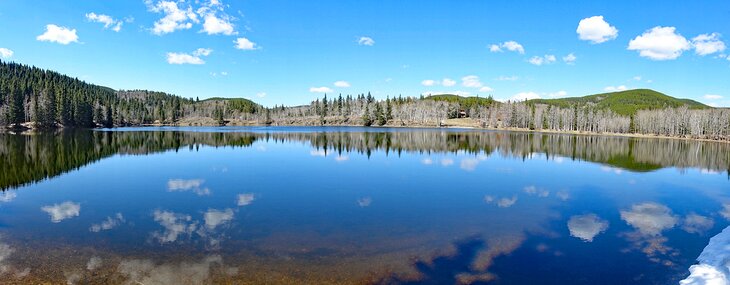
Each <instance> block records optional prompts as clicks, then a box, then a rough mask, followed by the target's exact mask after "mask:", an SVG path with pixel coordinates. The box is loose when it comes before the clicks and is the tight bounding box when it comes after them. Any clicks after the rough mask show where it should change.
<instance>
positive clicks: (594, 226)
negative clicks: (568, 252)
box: [568, 214, 608, 242]
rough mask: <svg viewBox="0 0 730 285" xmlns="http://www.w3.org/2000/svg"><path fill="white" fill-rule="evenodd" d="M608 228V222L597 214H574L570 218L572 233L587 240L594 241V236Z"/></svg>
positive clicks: (569, 223)
mask: <svg viewBox="0 0 730 285" xmlns="http://www.w3.org/2000/svg"><path fill="white" fill-rule="evenodd" d="M606 229H608V222H607V221H605V220H603V219H601V218H599V217H598V216H596V215H595V214H586V215H579V216H572V217H570V220H568V230H569V231H570V235H571V236H574V237H577V238H579V239H582V240H583V241H585V242H592V241H593V238H595V237H596V236H597V235H598V234H600V233H602V232H604V231H606Z"/></svg>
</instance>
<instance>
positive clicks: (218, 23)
mask: <svg viewBox="0 0 730 285" xmlns="http://www.w3.org/2000/svg"><path fill="white" fill-rule="evenodd" d="M203 20H204V21H203V31H204V32H206V33H207V34H209V35H217V34H223V35H227V36H230V35H235V34H236V31H235V29H234V28H233V24H232V23H231V21H230V19H228V18H227V17H218V16H216V15H215V14H213V13H210V14H207V15H205V17H203Z"/></svg>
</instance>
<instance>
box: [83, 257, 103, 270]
mask: <svg viewBox="0 0 730 285" xmlns="http://www.w3.org/2000/svg"><path fill="white" fill-rule="evenodd" d="M101 263H102V259H101V257H98V256H94V257H91V258H90V259H89V262H87V263H86V270H89V271H93V270H96V269H97V268H99V267H101Z"/></svg>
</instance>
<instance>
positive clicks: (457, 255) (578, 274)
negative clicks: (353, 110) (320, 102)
mask: <svg viewBox="0 0 730 285" xmlns="http://www.w3.org/2000/svg"><path fill="white" fill-rule="evenodd" d="M0 169H2V171H1V172H2V173H0V188H1V189H3V192H0V283H2V284H13V283H18V284H28V283H42V282H50V283H66V282H69V283H73V284H206V283H214V284H220V283H224V284H249V283H250V284H262V283H266V284H279V283H284V284H307V283H309V284H327V283H334V284H343V283H345V284H346V283H354V284H363V283H366V284H367V283H377V284H421V283H424V284H455V283H461V284H587V283H590V284H672V283H674V284H677V283H678V282H679V281H680V280H682V279H684V278H686V277H687V276H688V275H689V274H690V271H689V268H690V266H692V265H694V264H697V258H698V256H700V253H702V252H703V250H704V249H705V247H708V244H710V243H711V242H710V241H711V238H712V237H713V236H717V237H718V238H716V239H713V241H717V242H719V240H720V237H722V234H720V233H721V232H722V231H723V229H725V228H726V227H727V226H728V225H729V224H730V222H729V220H728V219H729V218H730V191H728V190H730V181H729V180H728V177H730V171H729V170H728V169H730V144H723V143H710V142H692V141H683V140H660V139H632V138H623V137H603V136H572V135H554V134H532V133H509V132H489V131H476V130H475V131H470V130H444V129H419V130H411V129H377V128H371V129H366V128H278V127H271V128H263V127H262V128H136V129H135V128H129V129H114V130H97V131H73V132H71V131H66V132H58V133H55V134H42V135H12V134H0ZM728 234H730V231H729V232H728ZM708 248H710V247H708ZM706 252H709V251H706ZM708 268H710V269H712V266H710V267H708ZM695 269H697V270H699V269H702V268H700V267H699V266H696V268H695ZM705 269H707V268H705ZM725 270H727V268H726V269H725ZM697 272H700V271H697Z"/></svg>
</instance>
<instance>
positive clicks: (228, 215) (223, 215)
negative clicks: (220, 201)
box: [203, 209, 233, 230]
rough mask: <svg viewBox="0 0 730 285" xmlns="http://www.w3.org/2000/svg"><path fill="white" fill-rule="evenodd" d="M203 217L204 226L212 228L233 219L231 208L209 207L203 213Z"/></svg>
mask: <svg viewBox="0 0 730 285" xmlns="http://www.w3.org/2000/svg"><path fill="white" fill-rule="evenodd" d="M203 219H204V220H205V226H206V227H207V228H208V229H210V230H212V229H215V228H216V227H218V226H220V225H223V224H226V223H228V222H230V221H231V220H233V210H231V209H225V210H223V211H221V210H216V209H209V210H208V211H207V212H205V213H204V214H203Z"/></svg>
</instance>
